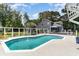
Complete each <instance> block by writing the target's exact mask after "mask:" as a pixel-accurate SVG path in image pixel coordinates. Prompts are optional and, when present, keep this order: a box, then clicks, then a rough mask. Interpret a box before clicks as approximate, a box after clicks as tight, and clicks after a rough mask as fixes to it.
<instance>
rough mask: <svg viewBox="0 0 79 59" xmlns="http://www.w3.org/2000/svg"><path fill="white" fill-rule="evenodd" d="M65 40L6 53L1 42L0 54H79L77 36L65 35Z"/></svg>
mask: <svg viewBox="0 0 79 59" xmlns="http://www.w3.org/2000/svg"><path fill="white" fill-rule="evenodd" d="M63 36H64V37H65V39H64V40H56V41H52V42H49V43H48V44H46V45H45V46H43V47H41V48H39V49H37V50H36V51H33V52H16V53H6V52H5V51H4V49H3V47H2V45H1V44H0V56H79V45H77V44H76V43H75V36H70V35H63Z"/></svg>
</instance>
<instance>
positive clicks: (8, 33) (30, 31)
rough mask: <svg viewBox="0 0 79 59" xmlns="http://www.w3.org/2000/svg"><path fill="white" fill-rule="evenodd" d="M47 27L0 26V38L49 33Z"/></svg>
mask: <svg viewBox="0 0 79 59" xmlns="http://www.w3.org/2000/svg"><path fill="white" fill-rule="evenodd" d="M49 32H50V31H49V29H48V28H21V27H20V28H19V27H0V39H5V38H9V37H15V36H24V35H36V34H40V33H49Z"/></svg>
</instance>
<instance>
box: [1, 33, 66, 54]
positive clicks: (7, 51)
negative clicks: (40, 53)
mask: <svg viewBox="0 0 79 59" xmlns="http://www.w3.org/2000/svg"><path fill="white" fill-rule="evenodd" d="M41 35H56V36H62V37H63V38H62V40H64V39H65V37H64V35H60V34H38V35H30V36H18V37H12V38H8V39H7V40H4V41H2V42H1V44H2V47H3V49H4V51H5V52H6V53H11V52H33V51H36V50H37V49H39V48H41V47H43V46H45V45H46V44H48V43H50V42H52V41H56V40H52V39H51V40H49V41H48V42H46V43H43V44H41V45H40V46H38V47H36V48H34V49H31V50H10V49H9V48H8V47H7V45H6V44H5V42H7V41H9V40H12V39H15V38H22V37H36V36H41ZM57 40H61V39H57Z"/></svg>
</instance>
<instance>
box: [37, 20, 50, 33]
mask: <svg viewBox="0 0 79 59" xmlns="http://www.w3.org/2000/svg"><path fill="white" fill-rule="evenodd" d="M50 27H51V21H49V20H48V19H42V21H41V22H40V23H39V24H38V25H37V26H36V28H47V29H48V30H49V32H50V30H51V29H50Z"/></svg>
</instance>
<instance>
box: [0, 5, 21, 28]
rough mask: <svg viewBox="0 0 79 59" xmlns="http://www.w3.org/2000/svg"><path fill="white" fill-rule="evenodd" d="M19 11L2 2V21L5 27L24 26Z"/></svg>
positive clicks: (0, 13) (0, 8)
mask: <svg viewBox="0 0 79 59" xmlns="http://www.w3.org/2000/svg"><path fill="white" fill-rule="evenodd" d="M21 17H22V16H21V15H20V12H19V11H16V10H12V9H11V8H10V7H9V5H8V4H0V22H1V23H2V26H3V27H22V22H21Z"/></svg>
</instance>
